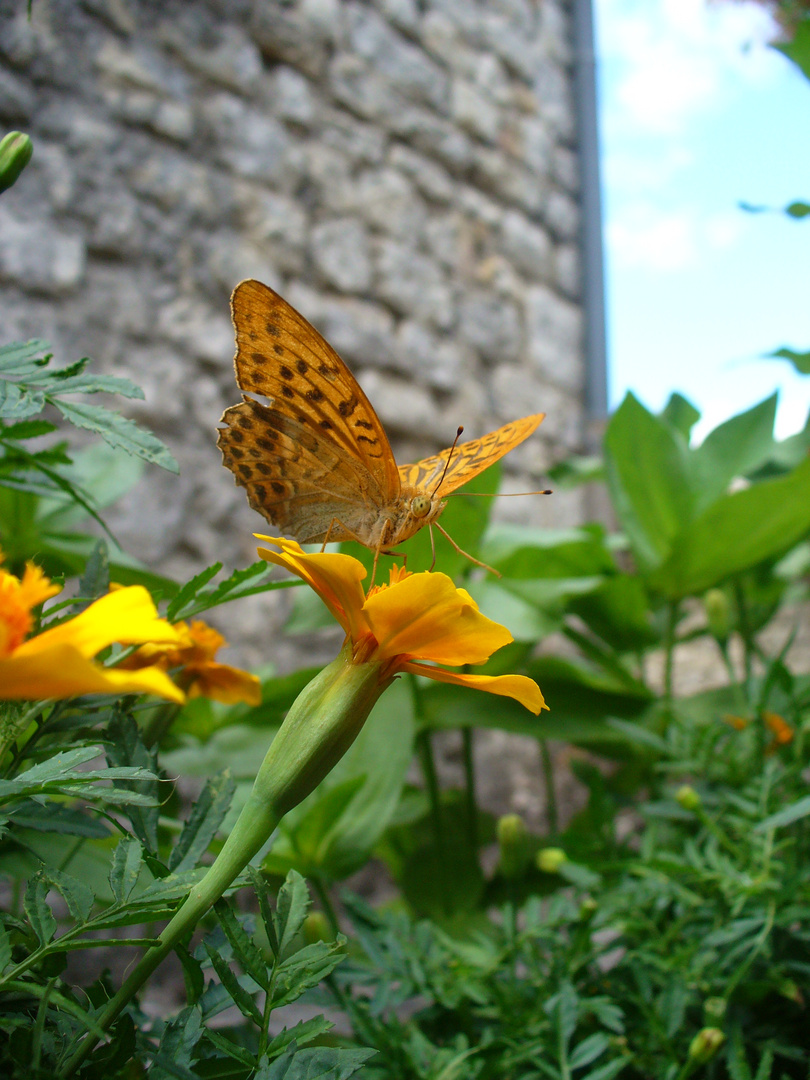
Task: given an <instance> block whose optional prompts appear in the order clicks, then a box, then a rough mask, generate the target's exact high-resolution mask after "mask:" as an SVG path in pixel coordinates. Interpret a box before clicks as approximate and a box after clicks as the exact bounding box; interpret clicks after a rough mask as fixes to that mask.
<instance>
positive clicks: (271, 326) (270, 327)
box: [265, 322, 281, 337]
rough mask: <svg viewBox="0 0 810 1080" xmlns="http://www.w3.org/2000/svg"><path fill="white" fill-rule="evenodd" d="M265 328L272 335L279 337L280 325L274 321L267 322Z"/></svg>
mask: <svg viewBox="0 0 810 1080" xmlns="http://www.w3.org/2000/svg"><path fill="white" fill-rule="evenodd" d="M265 330H267V333H268V334H269V335H270V336H271V337H278V336H279V335H280V334H281V329H280V327H278V326H276V324H275V323H272V322H269V323H265Z"/></svg>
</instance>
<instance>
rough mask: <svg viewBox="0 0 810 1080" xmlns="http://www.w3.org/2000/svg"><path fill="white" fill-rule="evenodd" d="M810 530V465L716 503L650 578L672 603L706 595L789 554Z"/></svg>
mask: <svg viewBox="0 0 810 1080" xmlns="http://www.w3.org/2000/svg"><path fill="white" fill-rule="evenodd" d="M808 530H810V460H808V461H804V462H803V463H802V464H801V465H799V466H798V467H797V468H796V469H794V470H793V472H792V473H789V474H788V475H787V476H783V477H779V478H778V479H776V480H765V481H763V482H761V483H758V484H754V485H753V486H751V487H750V488H747V489H746V490H745V491H736V492H734V493H733V494H731V495H725V496H723V497H722V498H721V499H718V500H717V501H716V502H714V503H713V504H712V505H711V506H710V507H709V508H708V509H707V510H706V511H704V513H703V514H701V515H700V516H699V517H698V518H697V519H696V520H695V521H693V522H691V523H689V524H687V525H686V526H685V527H684V528H683V529H682V531H681V533H680V535H679V536H678V537H677V543H676V544H675V547H674V549H673V551H672V554H671V556H670V557H669V559H667V560H666V561H665V562H664V563H663V565H662V566H660V567H659V568H658V569H657V570H655V571H654V572H653V573H651V574H650V576H649V584H650V585H651V587H653V588H655V589H657V590H658V591H660V592H661V593H663V595H664V596H666V597H668V598H669V599H672V600H676V599H680V598H681V597H685V596H692V595H695V594H696V593H702V592H705V590H706V589H709V588H711V587H712V586H714V585H718V584H720V583H721V582H723V581H725V580H726V579H727V578H729V577H731V576H732V575H734V574H739V573H741V572H742V571H743V570H748V569H750V568H751V567H753V566H756V565H757V563H760V562H763V561H764V560H765V559H773V558H776V557H778V556H779V555H782V554H784V553H785V552H786V551H788V550H789V549H790V548H791V547H793V545H794V544H796V543H798V542H799V540H801V539H802V538H803V537H804V536H805V535H806V534H807V532H808Z"/></svg>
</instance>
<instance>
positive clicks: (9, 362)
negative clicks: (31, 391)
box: [0, 338, 51, 375]
mask: <svg viewBox="0 0 810 1080" xmlns="http://www.w3.org/2000/svg"><path fill="white" fill-rule="evenodd" d="M50 349H51V347H50V345H49V344H48V342H47V341H42V340H41V339H39V338H32V339H31V340H30V341H12V342H11V343H10V344H8V345H0V371H4V372H5V373H6V374H7V375H27V374H28V373H29V372H31V371H39V370H40V368H41V367H43V366H44V365H43V359H42V358H43V357H46V356H50Z"/></svg>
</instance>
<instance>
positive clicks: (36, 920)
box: [23, 870, 56, 945]
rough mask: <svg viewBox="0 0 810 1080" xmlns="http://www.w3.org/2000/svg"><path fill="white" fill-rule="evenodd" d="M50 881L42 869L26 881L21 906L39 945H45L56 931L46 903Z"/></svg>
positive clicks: (54, 922) (54, 920) (51, 914)
mask: <svg viewBox="0 0 810 1080" xmlns="http://www.w3.org/2000/svg"><path fill="white" fill-rule="evenodd" d="M50 888H51V883H50V880H49V879H48V877H47V875H46V873H45V871H44V870H40V871H38V872H37V873H36V874H34V876H33V877H32V878H31V879H30V881H29V882H28V887H27V888H26V890H25V898H24V900H23V907H24V908H25V914H26V915H27V916H28V921H29V922H30V923H31V926H32V928H33V930H34V933H35V934H36V936H37V939H38V940H39V943H40V944H41V945H47V944H48V942H49V941H50V940H51V938H52V937H53V935H54V934H55V933H56V919H55V918H54V917H53V912H52V911H51V909H50V907H49V906H48V903H47V899H46V898H47V896H48V893H49V892H50Z"/></svg>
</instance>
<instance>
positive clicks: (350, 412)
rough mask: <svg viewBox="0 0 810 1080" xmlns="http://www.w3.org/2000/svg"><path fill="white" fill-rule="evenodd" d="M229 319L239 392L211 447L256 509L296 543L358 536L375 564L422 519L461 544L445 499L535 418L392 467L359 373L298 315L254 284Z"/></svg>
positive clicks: (517, 439) (241, 289)
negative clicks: (448, 521) (451, 529)
mask: <svg viewBox="0 0 810 1080" xmlns="http://www.w3.org/2000/svg"><path fill="white" fill-rule="evenodd" d="M231 315H232V319H233V325H234V328H235V330H236V356H235V357H234V369H235V371H236V382H237V384H238V385H239V387H240V389H241V390H242V391H243V395H242V401H241V402H240V404H238V405H233V406H231V407H230V408H229V409H226V410H225V412H224V413H223V415H222V420H221V424H223V425H224V427H221V428H220V430H219V436H218V440H217V442H218V445H219V448H220V450H221V451H222V458H223V464H224V465H225V466H226V467H227V468H228V469H230V470H231V472H232V473H233V475H234V478H235V480H236V483H237V484H239V485H241V486H242V487H244V488H245V489H246V491H247V497H248V502H249V503H250V505H251V506H252V507H253V509H254V510H258V512H259V513H260V514H262V515H263V516H264V517H265V518H266V519H267V520H268V521H269V522H270V524H271V525H273V526H274V527H275V528H277V529H279V530H280V531H281V532H283V533H286V534H288V535H289V536H291V537H293V538H294V539H295V540H298V541H299V542H300V543H302V544H321V545H322V547H324V546H325V545H326V544H327V543H329V542H334V541H343V540H356V541H358V542H359V543H361V544H364V545H365V546H366V547H367V548H370V549H371V550H372V551H374V552H375V567H376V561H377V558H378V557H379V555H380V553H381V552H383V551H390V550H391V549H392V548H395V547H396V546H397V545H398V544H400V543H402V541H403V540H407V539H408V537H410V536H413V535H414V533H416V532H418V531H419V530H420V529H423V528H424V527H425V526H426V525H428V526H430V525H432V524H436V527H437V529H439V530H440V531H441V532H442V534H443V535H444V536H446V537H447V539H448V540H450V543H451V544H453V546H454V547H455V548H456V549H457V550H458V551H461V549H460V548H458V545H456V544H455V542H454V541H453V540H452V539H451V538H450V537H449V536H447V533H446V532H445V531H444V529H442V527H441V526H440V525H439V524H438V523H437V521H436V519H437V518H438V517H439V515H440V514H441V512H442V510H443V509H444V507H445V505H446V504H445V501H444V496H446V495H449V494H450V493H451V492H453V491H455V490H456V488H459V487H461V486H462V484H466V483H467V482H468V481H469V480H472V478H473V477H474V476H477V475H478V474H479V473H480V472H483V470H484V469H486V468H487V467H488V466H490V465H492V464H493V463H494V462H496V461H498V459H499V458H502V457H503V456H504V454H507V453H508V452H509V451H510V450H512V449H513V448H514V447H515V446H517V445H518V444H519V443H522V442H523V440H524V439H526V438H528V436H529V435H531V434H532V432H533V431H534V430H535V429H536V428H537V426H538V425H539V424H540V422H541V421H542V420H543V417H544V414H543V413H538V414H536V415H534V416H526V417H524V418H523V419H522V420H514V421H512V423H510V424H506V425H504V427H502V428H499V429H498V430H497V431H492V432H490V433H489V434H488V435H484V436H483V437H482V438H480V439H473V440H471V441H470V442H466V443H463V444H462V445H461V446H458V447H456V446H455V444H454V445H453V447H451V448H450V449H448V450H442V452H441V453H440V454H434V455H433V456H432V457H428V458H424V460H422V461H419V462H417V463H416V464H415V465H400V466H398V465H397V463H396V461H395V459H394V455H393V452H392V451H391V446H390V444H389V442H388V436H387V435H386V434H385V430H384V429H383V426H382V424H381V423H380V420H379V417H378V416H377V414H376V413H375V411H374V409H373V408H372V406H371V403H370V402H369V400H368V398H367V397H366V395H365V394H364V393H363V391H362V390H361V389H360V386H359V384H358V383H357V380H356V379H355V378H354V376H353V375H352V373H351V372H350V371H349V369H348V368H347V367H346V364H345V363H344V362H343V361H342V360H341V358H340V357H339V356H338V354H337V353H336V352H335V350H334V349H333V348H332V346H331V345H329V344H328V342H326V341H325V340H324V339H323V337H321V335H320V334H319V333H318V331H317V330H316V329H315V328H314V327H313V326H311V325H310V324H309V323H308V322H307V320H306V319H305V318H304V317H303V315H300V314H299V313H298V312H297V311H296V310H295V308H293V307H292V306H291V305H290V304H288V303H287V301H286V300H284V299H283V298H282V297H281V296H279V295H278V293H276V292H274V291H273V290H272V289H271V288H269V287H268V286H267V285H263V284H262V283H261V282H259V281H253V280H248V281H243V282H241V283H240V284H239V285H237V286H236V289H234V292H233V296H232V297H231ZM249 395H258V397H259V398H261V399H264V400H257V398H256V397H253V396H249ZM460 432H461V429H459V433H460ZM431 535H432V533H431ZM462 554H466V552H462ZM467 557H468V558H471V556H467ZM472 561H473V562H477V560H475V559H473V560H472ZM480 565H483V564H480Z"/></svg>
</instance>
